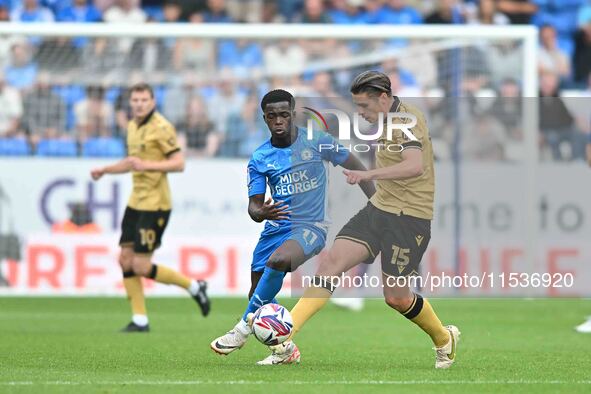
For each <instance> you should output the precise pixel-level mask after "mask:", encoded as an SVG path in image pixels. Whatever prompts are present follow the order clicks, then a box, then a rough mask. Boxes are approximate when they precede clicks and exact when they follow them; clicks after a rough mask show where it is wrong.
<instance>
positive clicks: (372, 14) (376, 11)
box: [365, 0, 388, 23]
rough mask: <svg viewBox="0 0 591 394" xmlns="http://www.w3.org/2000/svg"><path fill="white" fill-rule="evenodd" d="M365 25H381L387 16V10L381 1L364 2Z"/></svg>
mask: <svg viewBox="0 0 591 394" xmlns="http://www.w3.org/2000/svg"><path fill="white" fill-rule="evenodd" d="M365 12H366V17H367V23H383V22H382V21H383V20H384V19H385V18H386V16H387V15H388V9H387V8H386V6H384V5H383V4H382V1H381V0H367V1H366V2H365Z"/></svg>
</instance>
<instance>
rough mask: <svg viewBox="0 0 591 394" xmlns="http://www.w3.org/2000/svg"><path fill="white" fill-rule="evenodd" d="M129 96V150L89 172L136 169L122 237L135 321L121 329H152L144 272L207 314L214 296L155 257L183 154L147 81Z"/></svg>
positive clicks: (201, 283) (122, 259) (122, 255)
mask: <svg viewBox="0 0 591 394" xmlns="http://www.w3.org/2000/svg"><path fill="white" fill-rule="evenodd" d="M129 101H130V106H131V110H132V113H133V119H132V120H131V121H130V122H129V125H128V127H127V146H128V154H129V156H128V157H126V158H125V159H123V160H121V161H119V162H117V163H115V164H113V165H110V166H106V167H102V168H96V169H93V170H92V171H91V176H92V179H94V180H95V181H97V180H99V179H100V178H101V177H102V176H103V175H105V174H123V173H128V172H132V176H133V191H132V193H131V197H130V199H129V202H128V204H127V208H126V210H125V214H124V215H123V222H122V224H121V230H122V233H121V239H120V241H119V245H120V246H121V253H120V255H119V264H120V265H121V269H122V270H123V284H124V287H125V291H126V293H127V297H128V299H129V301H130V303H131V309H132V321H131V322H130V323H129V324H128V325H127V326H126V327H125V328H124V329H123V330H122V331H124V332H148V331H149V330H150V327H149V324H148V316H147V313H146V304H145V301H144V290H143V286H142V280H141V278H142V277H146V278H151V279H154V280H155V281H157V282H160V283H165V284H174V285H177V286H179V287H182V288H183V289H186V290H187V291H188V292H189V293H190V294H191V296H192V297H193V298H194V299H195V301H196V302H197V303H198V305H199V307H200V308H201V312H202V314H203V315H204V316H207V314H208V313H209V309H210V301H209V298H208V297H207V293H206V290H207V283H206V282H204V281H200V280H199V281H198V280H192V279H190V278H188V277H186V276H184V275H182V274H181V273H179V272H177V271H174V270H172V269H170V268H168V267H166V266H163V265H159V264H156V263H154V262H153V261H152V254H153V253H154V251H155V250H156V249H157V248H158V247H159V246H160V243H161V240H162V234H163V233H164V230H165V229H166V225H167V224H168V219H169V217H170V212H171V208H172V204H171V197H170V188H169V186H168V178H167V173H169V172H182V171H183V170H184V167H185V159H184V155H183V153H182V152H181V150H180V148H179V146H178V143H177V138H176V131H175V129H174V126H173V125H172V124H170V123H169V122H168V121H167V120H166V119H165V118H164V117H163V116H162V115H161V114H159V113H158V112H157V111H156V101H155V99H154V91H153V89H152V87H151V86H150V85H148V84H145V83H140V84H137V85H134V86H133V87H131V90H130V99H129Z"/></svg>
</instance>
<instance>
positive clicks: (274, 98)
mask: <svg viewBox="0 0 591 394" xmlns="http://www.w3.org/2000/svg"><path fill="white" fill-rule="evenodd" d="M284 101H285V102H288V103H289V108H291V109H292V110H293V109H294V108H295V100H294V98H293V96H292V95H291V93H289V92H288V91H287V90H283V89H275V90H271V91H270V92H269V93H267V94H265V96H264V97H263V99H262V100H261V109H262V110H263V111H264V110H265V107H266V106H267V104H274V103H282V102H284Z"/></svg>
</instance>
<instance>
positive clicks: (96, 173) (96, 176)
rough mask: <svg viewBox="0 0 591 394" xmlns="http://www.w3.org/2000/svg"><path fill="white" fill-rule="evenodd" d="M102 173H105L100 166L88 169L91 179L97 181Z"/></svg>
mask: <svg viewBox="0 0 591 394" xmlns="http://www.w3.org/2000/svg"><path fill="white" fill-rule="evenodd" d="M103 175H105V171H104V170H103V169H102V168H95V169H93V170H92V171H90V176H91V177H92V180H93V181H98V180H99V179H101V177H102V176H103Z"/></svg>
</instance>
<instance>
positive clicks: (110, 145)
mask: <svg viewBox="0 0 591 394" xmlns="http://www.w3.org/2000/svg"><path fill="white" fill-rule="evenodd" d="M124 155H125V145H124V144H123V141H122V140H120V139H119V138H108V137H103V138H90V139H88V140H86V141H85V142H84V143H83V144H82V156H84V157H122V156H124Z"/></svg>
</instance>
